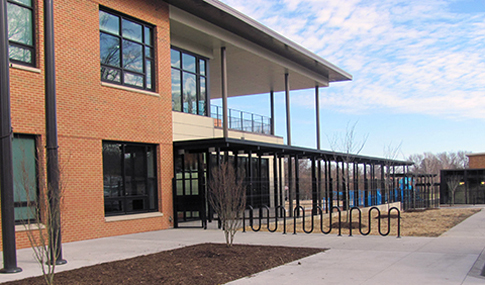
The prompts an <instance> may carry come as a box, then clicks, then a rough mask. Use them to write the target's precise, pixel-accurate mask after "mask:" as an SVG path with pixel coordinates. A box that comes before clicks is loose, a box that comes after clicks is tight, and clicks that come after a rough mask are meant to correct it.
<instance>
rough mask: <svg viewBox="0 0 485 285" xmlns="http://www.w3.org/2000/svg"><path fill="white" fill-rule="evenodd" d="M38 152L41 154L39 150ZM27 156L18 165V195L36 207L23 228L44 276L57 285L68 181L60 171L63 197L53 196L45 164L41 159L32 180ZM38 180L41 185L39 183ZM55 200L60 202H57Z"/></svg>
mask: <svg viewBox="0 0 485 285" xmlns="http://www.w3.org/2000/svg"><path fill="white" fill-rule="evenodd" d="M37 153H39V154H41V153H42V152H41V150H40V149H38V150H37ZM25 159H26V158H25V154H24V155H23V158H22V159H21V160H20V161H19V163H18V164H17V165H16V167H18V168H19V169H18V170H19V172H20V178H19V180H20V181H15V183H16V184H17V186H18V187H17V191H16V192H17V193H16V195H17V196H21V197H26V200H27V201H26V202H27V205H32V206H31V207H28V208H27V209H26V213H27V215H28V216H30V218H29V219H24V220H22V223H23V226H24V227H25V229H26V234H27V237H28V239H29V242H30V245H31V247H32V250H33V252H34V254H33V255H34V258H35V259H36V261H37V262H38V263H39V265H40V267H41V269H42V275H43V276H44V280H45V282H46V283H47V284H54V276H55V275H54V274H55V270H56V261H57V259H58V257H59V248H60V244H58V241H59V235H60V231H58V229H59V228H60V224H59V223H60V215H61V206H62V204H63V203H62V199H63V195H62V193H63V191H62V189H63V188H64V187H63V185H64V179H63V178H62V175H61V174H62V171H60V170H59V169H58V170H57V171H59V174H60V175H59V177H60V179H59V186H58V187H59V193H60V194H59V195H58V196H56V195H50V194H49V192H50V191H53V189H52V186H51V185H46V179H45V169H44V167H43V164H42V162H41V161H40V160H39V159H37V161H36V164H37V167H38V170H37V177H32V174H31V173H32V170H31V169H29V167H30V166H29V165H28V164H27V163H26V162H25ZM35 181H37V182H38V186H37V183H35ZM37 188H38V190H37ZM52 199H56V201H53V200H52Z"/></svg>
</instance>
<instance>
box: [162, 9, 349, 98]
mask: <svg viewBox="0 0 485 285" xmlns="http://www.w3.org/2000/svg"><path fill="white" fill-rule="evenodd" d="M166 2H168V3H169V4H171V5H170V36H171V44H172V45H173V46H175V47H179V48H182V49H185V50H188V51H191V52H194V53H197V54H199V55H201V56H205V57H207V58H209V59H210V62H209V68H210V70H209V73H210V90H209V92H210V97H211V98H220V97H221V81H220V79H221V64H220V62H221V59H220V58H221V51H220V49H221V47H225V48H226V60H227V80H228V82H227V88H228V96H230V97H232V96H241V95H251V94H261V93H268V92H269V91H270V90H273V91H275V92H279V91H284V90H285V73H288V74H289V80H290V81H289V85H290V89H291V90H299V89H308V88H314V87H315V86H316V85H318V86H321V87H325V86H328V84H329V83H330V82H336V81H344V80H351V79H352V76H351V75H350V74H348V73H346V72H345V71H343V70H341V69H339V68H338V67H336V66H334V65H332V64H331V63H329V62H327V61H325V60H324V59H322V58H320V57H318V56H317V55H315V54H313V53H311V52H310V51H308V50H306V49H304V48H302V47H301V46H299V45H297V44H295V43H294V42H291V41H290V40H288V39H286V38H284V37H283V36H281V35H279V34H277V33H276V32H274V31H272V30H270V29H269V28H267V27H265V26H263V25H261V24H259V23H258V22H256V21H254V20H252V19H251V18H249V17H247V16H245V15H243V14H241V13H240V12H238V11H236V10H234V9H232V8H230V7H229V6H227V5H225V4H223V3H221V2H219V1H214V0H205V1H201V0H198V1H196V0H176V1H166Z"/></svg>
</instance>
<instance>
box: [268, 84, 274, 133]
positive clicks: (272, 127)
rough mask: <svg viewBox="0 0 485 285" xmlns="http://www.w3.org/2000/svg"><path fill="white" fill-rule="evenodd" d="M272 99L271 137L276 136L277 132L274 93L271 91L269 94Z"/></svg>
mask: <svg viewBox="0 0 485 285" xmlns="http://www.w3.org/2000/svg"><path fill="white" fill-rule="evenodd" d="M269 97H270V107H271V122H270V123H271V135H273V136H274V134H275V131H274V91H273V90H271V92H270V93H269Z"/></svg>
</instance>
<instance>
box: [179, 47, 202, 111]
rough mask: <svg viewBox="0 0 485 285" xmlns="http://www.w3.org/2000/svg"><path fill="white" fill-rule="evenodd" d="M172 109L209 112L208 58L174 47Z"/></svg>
mask: <svg viewBox="0 0 485 285" xmlns="http://www.w3.org/2000/svg"><path fill="white" fill-rule="evenodd" d="M171 64H172V110H174V111H179V112H185V113H192V114H198V115H202V116H205V115H206V114H207V91H206V90H207V60H206V59H204V58H202V57H200V56H197V55H194V54H190V53H187V52H184V51H181V50H177V49H174V48H172V50H171Z"/></svg>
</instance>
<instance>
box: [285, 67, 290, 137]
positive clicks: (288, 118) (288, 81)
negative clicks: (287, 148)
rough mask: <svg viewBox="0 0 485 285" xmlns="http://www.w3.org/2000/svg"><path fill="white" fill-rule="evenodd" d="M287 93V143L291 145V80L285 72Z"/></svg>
mask: <svg viewBox="0 0 485 285" xmlns="http://www.w3.org/2000/svg"><path fill="white" fill-rule="evenodd" d="M285 95H286V136H287V140H286V144H287V145H291V117H290V80H289V74H288V73H285Z"/></svg>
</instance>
